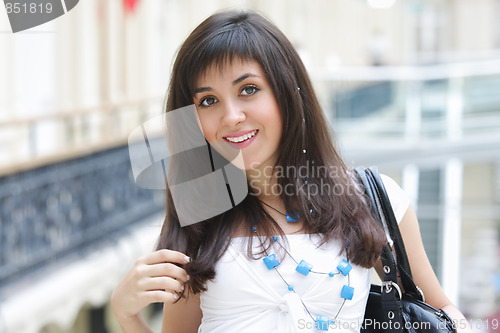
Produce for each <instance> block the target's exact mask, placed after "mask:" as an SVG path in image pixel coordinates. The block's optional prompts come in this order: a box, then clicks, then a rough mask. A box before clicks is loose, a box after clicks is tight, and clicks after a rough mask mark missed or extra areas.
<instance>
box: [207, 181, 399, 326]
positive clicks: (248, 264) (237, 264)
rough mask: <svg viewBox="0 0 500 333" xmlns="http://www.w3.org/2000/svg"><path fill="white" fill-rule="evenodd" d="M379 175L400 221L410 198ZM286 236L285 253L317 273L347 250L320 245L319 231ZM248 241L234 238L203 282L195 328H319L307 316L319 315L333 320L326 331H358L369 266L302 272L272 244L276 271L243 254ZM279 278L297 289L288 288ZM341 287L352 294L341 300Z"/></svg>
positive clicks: (331, 266)
mask: <svg viewBox="0 0 500 333" xmlns="http://www.w3.org/2000/svg"><path fill="white" fill-rule="evenodd" d="M382 179H383V181H384V184H385V186H386V189H387V192H388V194H389V199H390V201H391V204H392V206H393V209H394V211H395V215H396V219H397V221H398V223H399V222H400V221H401V219H402V217H403V215H404V213H405V212H406V210H407V208H408V205H409V200H408V197H407V196H406V194H405V193H404V192H403V191H402V190H401V188H400V187H399V186H398V185H397V184H396V183H395V182H394V181H393V180H392V179H390V178H389V177H386V176H383V178H382ZM286 238H287V242H288V246H287V249H288V252H289V253H290V255H291V256H292V257H293V258H294V259H295V260H296V261H297V262H300V261H301V260H306V261H307V262H309V263H311V264H312V265H313V267H312V270H313V271H315V272H322V273H329V272H331V271H333V272H334V273H338V270H337V268H336V267H337V265H338V264H339V263H340V261H341V260H342V259H345V253H341V254H340V255H339V254H338V252H339V248H340V244H341V243H339V241H330V242H328V243H326V244H324V245H322V246H321V247H319V248H318V247H317V245H318V241H319V240H320V236H319V235H308V234H294V235H287V236H286ZM247 240H248V238H246V237H237V238H233V240H232V241H231V244H230V246H229V248H228V250H227V251H226V252H225V253H224V255H223V256H222V258H221V259H220V260H219V261H218V263H217V264H216V277H215V279H214V280H212V281H208V282H207V291H205V292H203V293H201V295H200V301H201V310H202V312H203V319H202V323H201V325H200V327H199V330H198V332H204V333H205V332H210V333H231V332H237V333H266V332H277V333H302V332H304V333H305V332H318V331H317V330H315V322H314V320H313V319H312V318H311V316H312V317H313V318H314V319H315V318H316V316H318V315H322V316H326V317H328V318H329V319H330V320H331V319H333V318H335V323H334V324H331V325H330V326H329V331H330V332H331V331H337V332H359V329H360V326H361V323H362V322H363V317H364V311H365V307H366V301H367V299H368V293H369V290H370V282H371V272H372V270H371V269H366V268H363V267H360V266H357V265H352V266H353V269H352V270H351V272H350V273H349V275H348V276H343V275H342V274H336V275H334V276H333V277H330V276H329V275H328V274H316V273H313V272H310V273H309V274H308V275H307V276H304V275H302V274H300V273H298V272H297V271H296V270H295V267H296V266H297V264H296V263H295V262H294V261H293V259H292V258H290V256H289V255H287V254H285V253H284V251H283V250H282V248H281V247H280V246H279V244H276V243H275V246H274V247H273V248H272V249H269V253H273V251H274V253H275V254H276V256H277V257H278V259H279V260H280V264H279V266H277V271H276V270H275V269H271V270H269V269H268V268H267V267H266V265H265V263H264V262H263V260H262V259H258V260H251V259H248V258H247V256H246V251H247V250H246V249H247V247H246V246H247ZM278 243H281V244H283V245H285V241H284V240H283V239H278ZM253 244H254V246H255V249H256V250H257V249H258V247H259V245H260V243H259V241H258V239H257V238H256V237H255V239H254V242H253ZM278 272H279V274H281V276H282V277H280V275H279V274H278ZM282 278H283V279H284V280H285V281H287V282H288V283H289V284H291V285H292V286H293V287H294V291H295V292H291V291H289V290H288V286H287V284H286V283H285V282H284V281H283V279H282ZM344 285H349V286H351V287H353V288H354V296H353V298H352V299H351V300H345V302H344V300H343V299H342V298H341V297H340V293H341V290H342V287H343V286H344ZM304 305H305V306H304ZM306 308H307V309H306ZM340 308H341V309H340ZM339 309H340V312H339ZM307 311H309V312H310V315H309V313H308V312H307Z"/></svg>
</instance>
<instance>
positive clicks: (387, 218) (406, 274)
mask: <svg viewBox="0 0 500 333" xmlns="http://www.w3.org/2000/svg"><path fill="white" fill-rule="evenodd" d="M355 171H356V173H357V174H358V175H360V178H361V181H362V182H363V185H364V186H365V193H366V194H367V196H368V197H369V198H370V202H371V208H372V212H373V213H374V216H375V217H376V219H377V221H378V222H379V224H380V225H381V226H382V228H384V230H386V232H388V234H389V237H390V239H391V240H392V241H393V243H394V244H393V245H394V251H395V252H396V258H397V259H396V267H397V272H399V276H400V278H401V283H402V285H403V288H404V289H405V294H409V295H411V296H412V297H414V298H417V299H420V300H422V301H423V300H424V297H423V294H422V292H421V290H420V289H419V288H418V287H417V286H416V285H415V283H414V281H413V277H412V273H411V268H410V263H409V260H408V256H407V255H406V249H405V246H404V242H403V238H402V236H401V232H400V230H399V226H398V223H397V220H396V217H395V215H394V210H393V209H392V205H391V202H390V200H389V196H388V195H387V192H386V190H385V186H384V183H383V181H382V179H381V178H380V175H379V173H378V170H377V169H376V168H375V167H370V168H366V169H363V168H356V169H355ZM389 252H390V256H391V257H392V258H393V260H394V253H393V251H392V249H391V248H390V246H389V245H387V246H386V247H385V249H384V251H383V253H382V265H383V266H387V261H386V262H385V263H384V257H386V256H388V255H389ZM384 268H385V267H384ZM393 268H394V267H391V266H390V265H389V269H390V270H391V271H392V270H393ZM386 270H387V269H384V280H388V279H390V280H391V281H395V282H396V284H397V281H398V280H397V277H396V280H394V277H393V276H392V275H388V274H387V273H386Z"/></svg>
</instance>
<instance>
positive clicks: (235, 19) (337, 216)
mask: <svg viewBox="0 0 500 333" xmlns="http://www.w3.org/2000/svg"><path fill="white" fill-rule="evenodd" d="M236 58H237V59H242V60H253V61H256V62H257V63H259V65H260V66H261V67H262V69H263V71H264V73H265V74H266V76H267V80H268V82H269V83H270V85H271V87H272V89H273V92H274V95H275V96H276V99H277V101H278V105H279V107H280V110H281V113H282V119H283V124H282V126H283V135H282V137H281V141H280V144H279V148H278V149H279V151H278V158H277V162H276V165H275V168H278V167H280V168H281V170H307V171H306V172H307V177H301V175H299V174H298V173H296V172H291V173H287V172H285V173H282V175H281V176H280V177H279V178H278V179H277V182H278V184H279V186H280V188H282V189H283V188H290V186H292V188H294V189H297V190H296V191H295V192H294V193H293V195H288V194H285V193H284V192H282V193H281V198H282V200H283V202H284V204H285V207H286V208H287V210H289V209H296V210H298V211H299V212H302V214H301V217H303V219H304V228H305V229H306V230H307V231H308V232H309V233H317V234H320V235H322V242H323V243H324V242H327V241H329V240H332V239H340V240H346V242H341V243H342V244H344V245H343V247H342V248H341V249H340V251H342V252H343V251H345V250H346V246H347V244H349V258H350V261H351V262H353V263H354V264H357V265H360V266H363V267H372V266H373V265H374V263H375V261H376V260H377V259H378V257H379V256H380V253H381V251H382V247H383V246H384V244H385V243H386V238H385V234H384V232H383V230H382V229H381V228H380V227H378V225H377V223H376V222H375V221H374V219H373V218H372V216H371V213H370V210H369V208H368V207H367V206H366V204H365V203H364V201H363V199H362V194H361V192H360V191H359V190H357V189H356V187H355V182H356V180H355V179H354V178H353V177H352V176H351V173H350V172H349V171H348V169H347V167H346V165H345V164H344V163H343V161H342V160H341V158H340V156H339V155H338V154H337V151H336V150H335V147H334V144H333V140H332V133H330V132H329V129H328V127H327V125H326V124H327V123H326V120H325V118H324V116H323V113H322V110H321V108H320V106H319V103H318V100H317V98H316V95H315V93H314V91H313V88H312V84H311V82H310V79H309V77H308V74H307V72H306V69H305V67H304V65H303V63H302V61H301V59H300V57H299V55H298V54H297V52H296V51H295V49H294V47H293V46H292V44H291V43H290V41H289V40H288V39H287V38H286V37H285V36H284V35H283V33H282V32H281V31H280V30H279V29H278V28H277V27H276V26H274V25H273V24H272V23H271V22H269V21H268V20H267V19H265V18H263V17H262V16H260V15H259V14H256V13H254V12H241V11H226V12H220V13H216V14H214V15H212V16H210V17H209V18H207V19H206V20H205V21H203V22H202V23H201V24H200V25H199V26H198V27H197V28H196V29H195V30H194V31H193V32H192V33H191V34H190V35H189V37H188V38H187V39H186V41H185V42H184V43H183V44H182V46H181V48H180V49H179V52H178V54H177V57H176V60H175V63H174V66H173V71H172V76H171V81H170V87H169V92H168V97H167V103H166V112H169V111H172V110H175V109H178V108H181V107H184V106H186V105H190V104H193V96H194V89H195V82H196V79H197V78H199V77H200V75H202V74H203V73H204V72H205V71H206V70H207V69H208V68H210V66H212V65H216V66H222V65H224V64H226V63H230V62H231V61H232V60H233V59H236ZM304 168H305V169H304ZM287 186H288V187H287ZM312 189H315V190H316V191H315V192H314V193H313V191H312ZM319 189H321V190H322V191H321V193H319V192H318V190H319ZM324 189H326V190H327V191H326V193H324V191H323V190H324ZM252 191H253V190H252V188H250V187H249V192H250V193H249V195H248V196H247V197H246V198H245V199H244V200H243V201H242V202H241V203H240V204H239V205H237V206H236V207H234V208H233V209H231V210H229V211H227V212H225V213H222V214H220V215H218V216H216V217H213V218H210V219H208V220H206V221H203V222H199V223H196V224H194V225H189V226H185V227H181V226H180V224H179V219H178V217H177V214H176V210H175V207H174V204H173V200H172V196H171V194H170V191H169V190H168V188H167V215H166V218H165V222H164V224H163V228H162V231H161V234H160V238H159V242H158V248H159V249H160V248H169V249H173V250H178V251H182V252H184V253H186V254H187V255H189V256H190V257H191V258H192V261H191V263H190V264H188V265H186V270H187V272H188V274H189V275H190V276H191V280H190V288H191V290H192V291H193V292H195V293H197V292H200V291H204V290H206V282H207V280H210V279H213V278H214V277H215V265H216V263H217V261H218V260H219V259H220V257H221V256H222V255H223V253H224V252H225V250H226V249H227V246H228V245H229V241H230V239H231V237H232V236H233V235H234V234H235V232H236V230H237V229H238V228H240V229H241V227H242V226H243V227H244V228H243V230H247V231H248V232H247V236H251V235H252V228H251V227H252V226H256V227H257V228H258V230H259V234H260V235H264V236H268V239H271V238H272V237H273V236H274V235H282V234H283V231H282V230H281V228H280V227H279V226H278V224H277V223H276V222H275V221H274V220H273V219H272V218H271V216H270V215H269V214H267V213H266V211H265V210H264V209H263V207H262V206H261V204H260V203H259V201H258V200H257V197H256V195H252V194H254V193H253V192H252ZM252 239H253V238H252V237H249V246H248V256H249V257H255V255H254V254H253V253H252V251H251V249H252V245H251V243H252ZM266 244H269V243H266Z"/></svg>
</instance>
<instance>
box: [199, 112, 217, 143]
mask: <svg viewBox="0 0 500 333" xmlns="http://www.w3.org/2000/svg"><path fill="white" fill-rule="evenodd" d="M198 124H199V126H200V128H201V131H202V132H203V136H204V137H205V138H206V139H207V141H209V142H210V141H215V138H216V132H217V127H216V124H215V122H214V120H213V117H209V116H207V115H203V114H200V113H198Z"/></svg>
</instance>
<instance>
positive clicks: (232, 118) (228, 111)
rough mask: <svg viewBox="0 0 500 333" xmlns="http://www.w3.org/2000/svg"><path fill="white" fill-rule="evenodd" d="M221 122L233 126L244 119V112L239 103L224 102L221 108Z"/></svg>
mask: <svg viewBox="0 0 500 333" xmlns="http://www.w3.org/2000/svg"><path fill="white" fill-rule="evenodd" d="M223 112H224V113H223V115H222V124H223V125H226V126H235V125H237V124H239V123H241V122H243V121H244V120H245V119H246V113H245V111H244V108H243V107H242V105H241V104H240V103H235V102H226V103H225V105H224V108H223Z"/></svg>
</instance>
